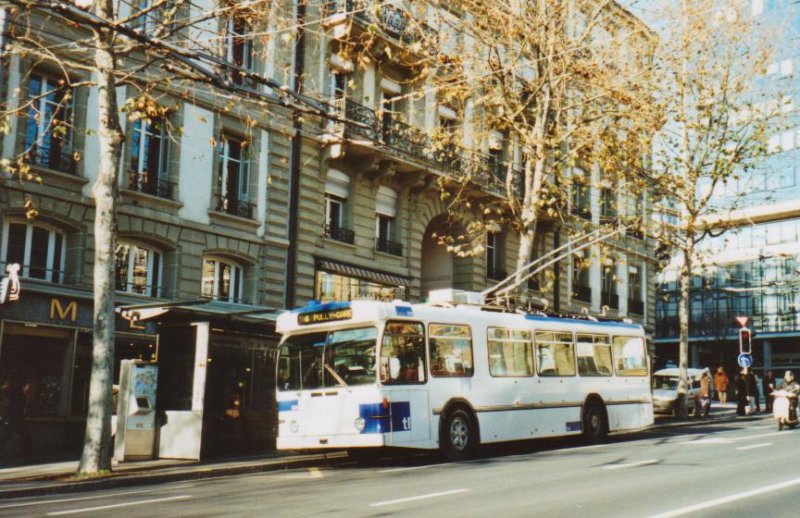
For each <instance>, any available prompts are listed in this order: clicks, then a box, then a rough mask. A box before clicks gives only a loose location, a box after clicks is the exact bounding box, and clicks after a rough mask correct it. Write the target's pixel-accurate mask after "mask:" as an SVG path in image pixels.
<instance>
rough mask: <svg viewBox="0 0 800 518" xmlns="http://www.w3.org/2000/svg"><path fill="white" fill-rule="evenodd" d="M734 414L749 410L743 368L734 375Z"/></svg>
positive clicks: (743, 413) (745, 376)
mask: <svg viewBox="0 0 800 518" xmlns="http://www.w3.org/2000/svg"><path fill="white" fill-rule="evenodd" d="M735 383H736V392H735V394H736V415H747V414H748V413H749V411H750V398H749V396H748V388H747V374H746V373H745V371H744V369H742V370H741V371H739V374H737V375H736V382H735Z"/></svg>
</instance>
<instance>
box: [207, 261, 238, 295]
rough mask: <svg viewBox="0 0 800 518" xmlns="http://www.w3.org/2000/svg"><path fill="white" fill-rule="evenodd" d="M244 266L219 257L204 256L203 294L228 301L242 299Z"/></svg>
mask: <svg viewBox="0 0 800 518" xmlns="http://www.w3.org/2000/svg"><path fill="white" fill-rule="evenodd" d="M242 274H243V270H242V267H241V266H239V265H237V264H234V263H232V262H230V261H227V260H225V259H220V258H217V257H204V258H203V278H202V288H201V295H202V296H203V297H208V298H211V299H214V300H224V301H227V302H241V301H242V280H243V275H242Z"/></svg>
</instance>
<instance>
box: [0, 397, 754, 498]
mask: <svg viewBox="0 0 800 518" xmlns="http://www.w3.org/2000/svg"><path fill="white" fill-rule="evenodd" d="M766 415H767V414H756V415H755V416H753V417H762V416H766ZM735 418H736V405H735V404H730V403H728V404H727V405H721V404H719V403H716V404H714V405H712V407H711V413H710V415H709V417H708V418H704V419H690V420H688V421H680V420H677V419H675V418H674V417H672V416H662V415H657V416H656V420H655V424H654V425H653V427H654V428H671V427H681V426H693V425H695V426H696V425H699V424H703V423H712V422H719V421H724V420H733V419H735ZM347 459H348V456H347V454H346V453H345V452H343V451H333V452H328V453H315V454H307V455H298V454H294V453H284V452H272V453H268V454H263V455H258V456H252V457H240V458H235V459H217V460H211V461H202V462H196V461H186V460H173V459H159V460H151V461H140V462H127V463H121V464H115V465H114V466H113V472H112V473H111V474H109V475H106V476H103V477H97V478H93V479H78V478H76V477H75V472H76V471H77V469H78V461H77V460H76V461H70V462H58V463H52V464H39V465H34V466H18V467H13V468H3V469H0V500H3V499H6V498H21V497H27V496H39V495H48V494H59V493H71V492H78V491H95V490H98V489H110V488H115V487H129V486H136V485H146V484H158V483H165V482H174V481H179V480H193V479H201V478H210V477H220V476H225V475H240V474H247V473H262V472H267V471H280V470H287V469H295V468H302V467H313V466H320V465H330V464H333V463H338V462H341V461H344V460H347Z"/></svg>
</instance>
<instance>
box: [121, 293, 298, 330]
mask: <svg viewBox="0 0 800 518" xmlns="http://www.w3.org/2000/svg"><path fill="white" fill-rule="evenodd" d="M281 312H282V310H279V309H275V308H270V307H267V306H255V305H249V304H236V303H233V302H223V301H220V300H208V299H202V300H192V301H181V302H172V303H166V304H158V303H154V304H139V305H130V306H119V307H117V313H119V314H120V315H121V316H122V317H123V318H125V319H128V320H132V321H136V322H138V321H144V320H151V319H154V318H158V317H162V316H165V315H167V314H169V315H170V316H177V317H188V318H192V319H195V318H196V319H228V320H232V321H238V322H247V323H252V324H257V323H274V322H275V320H276V319H277V318H278V314H279V313H281Z"/></svg>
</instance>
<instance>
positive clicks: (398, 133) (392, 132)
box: [381, 117, 430, 158]
mask: <svg viewBox="0 0 800 518" xmlns="http://www.w3.org/2000/svg"><path fill="white" fill-rule="evenodd" d="M381 136H382V137H383V142H384V143H385V144H386V145H387V146H391V147H392V148H394V149H397V150H399V151H402V152H404V153H406V154H408V155H410V156H413V157H418V158H426V157H427V155H426V152H427V149H429V148H430V138H428V136H427V135H426V134H425V133H424V132H423V131H422V130H420V129H417V128H415V127H413V126H410V125H408V124H406V123H404V122H400V121H397V120H392V119H390V118H388V117H384V118H383V121H382V124H381Z"/></svg>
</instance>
